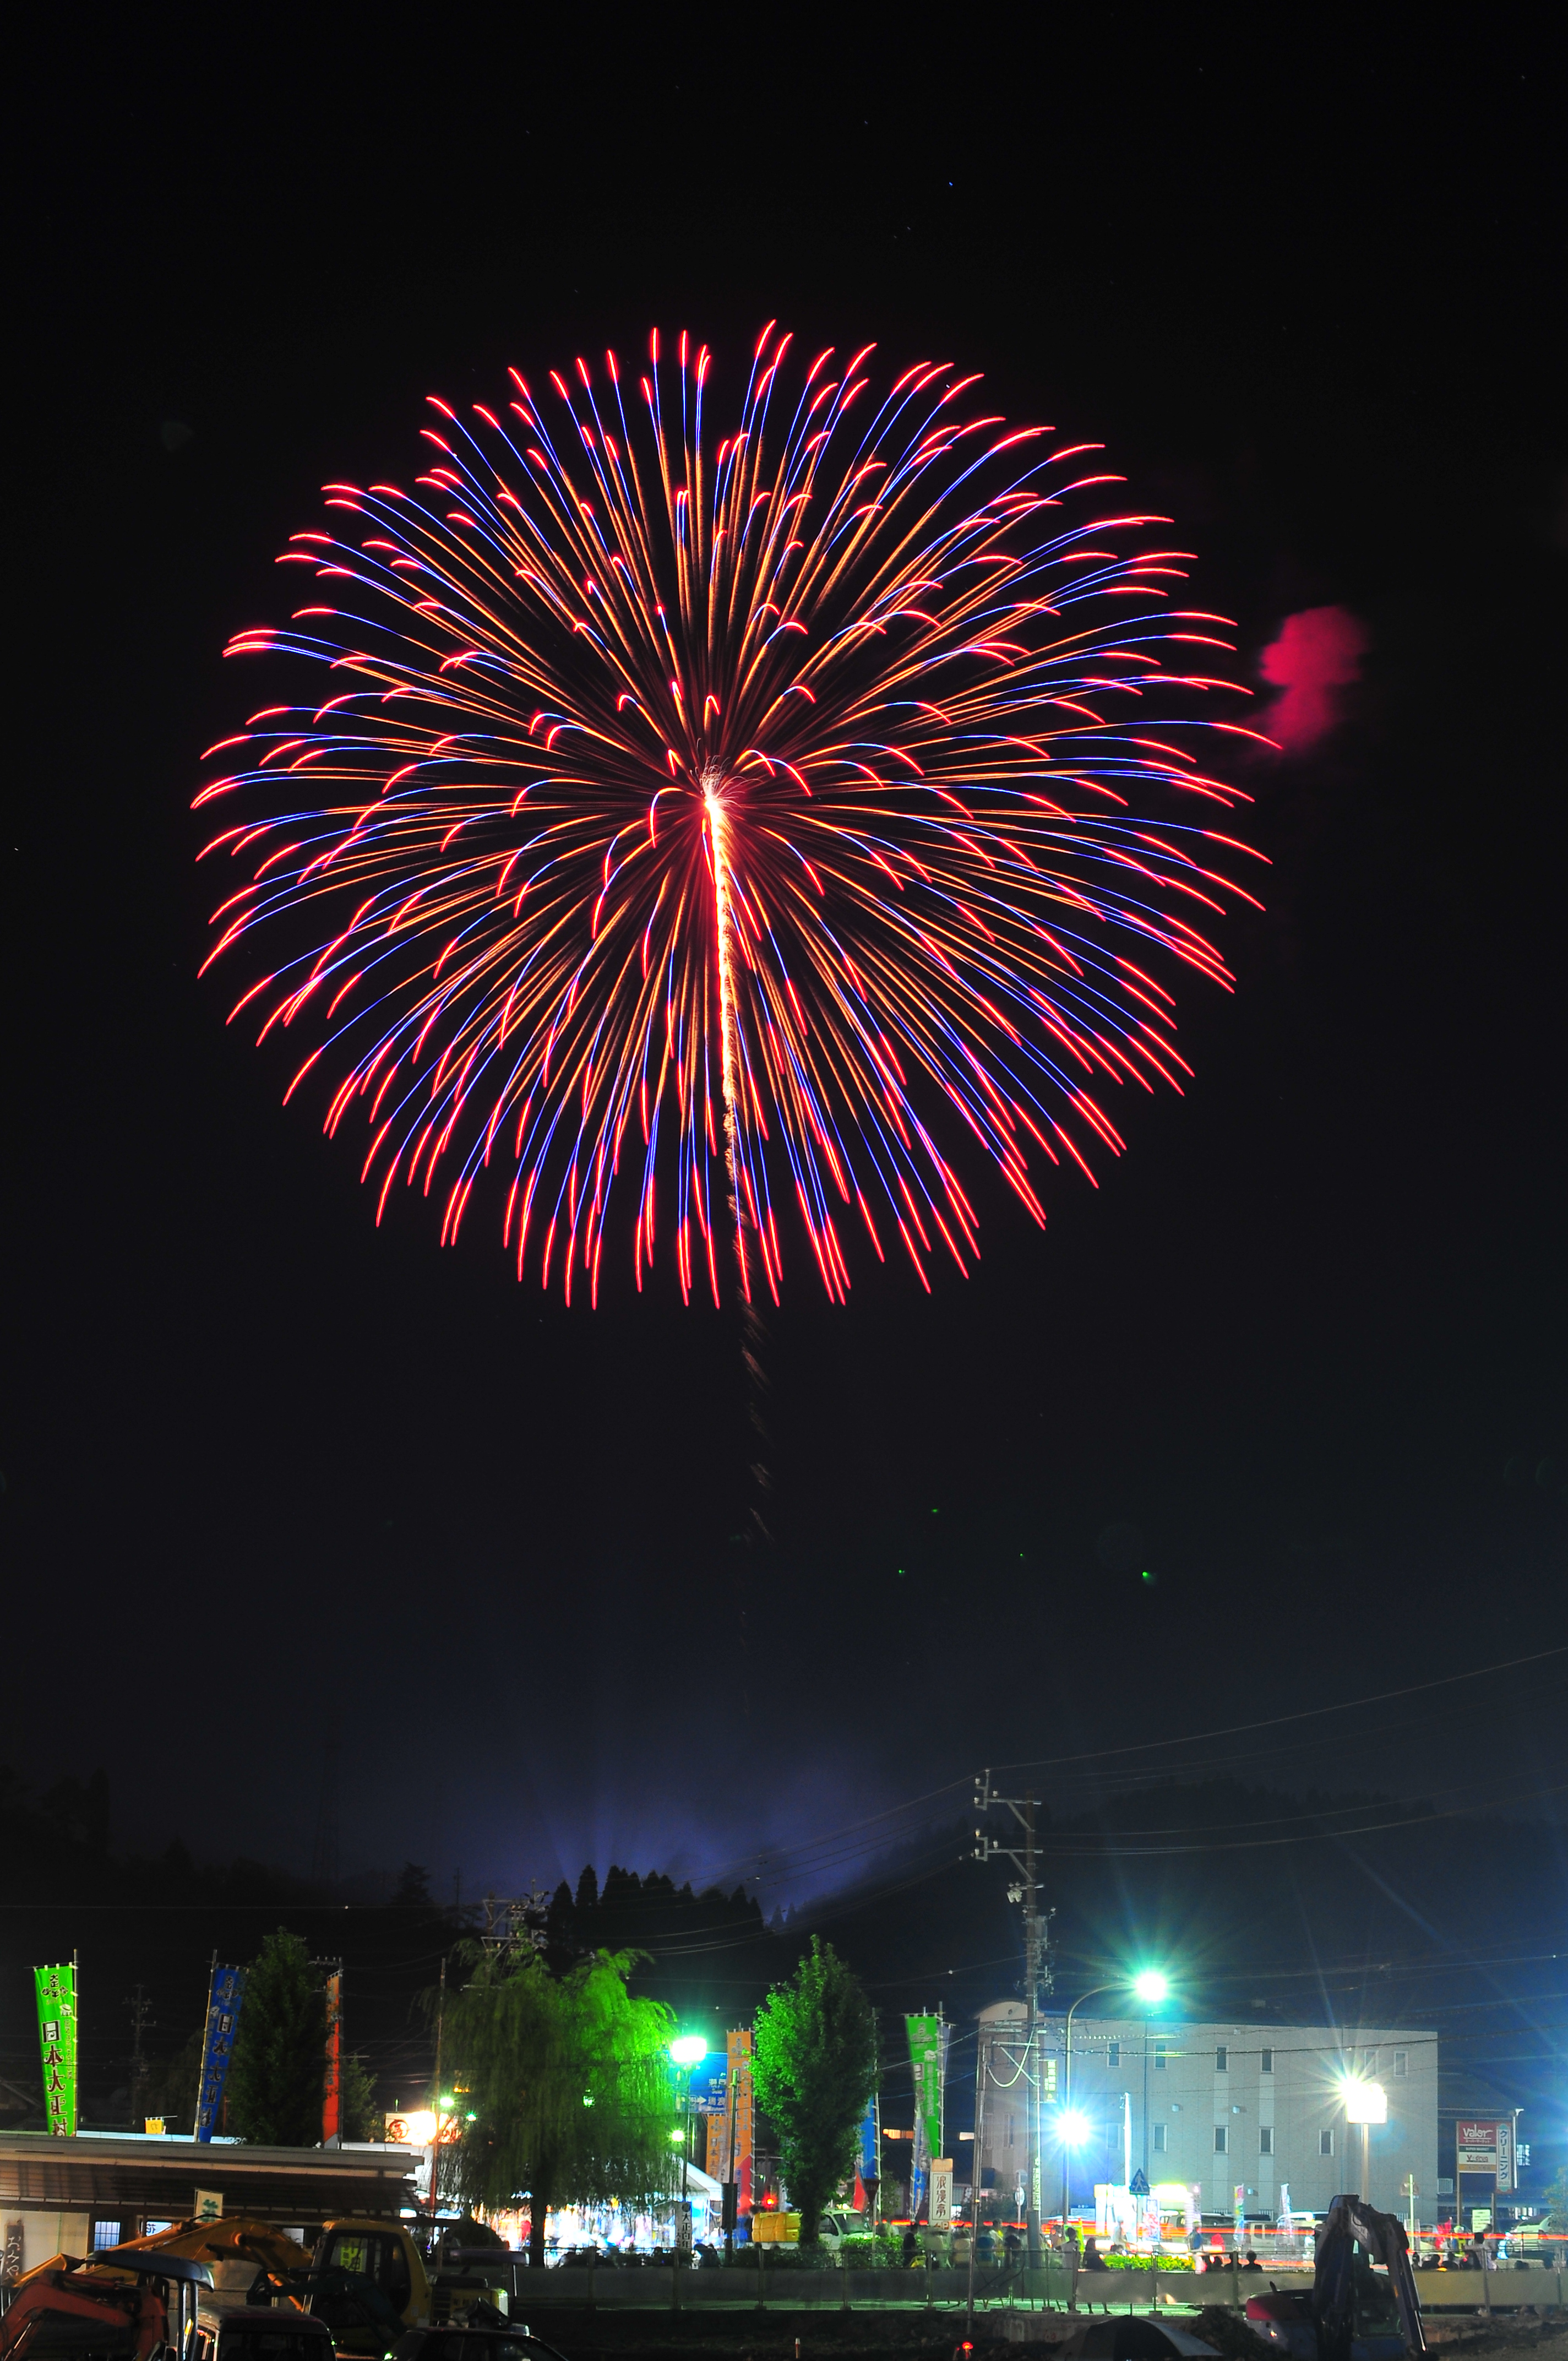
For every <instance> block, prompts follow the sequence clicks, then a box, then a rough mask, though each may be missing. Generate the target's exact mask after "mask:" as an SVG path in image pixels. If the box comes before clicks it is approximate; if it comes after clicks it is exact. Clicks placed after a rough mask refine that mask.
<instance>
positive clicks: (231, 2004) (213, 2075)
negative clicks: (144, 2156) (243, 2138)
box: [196, 1968, 245, 2142]
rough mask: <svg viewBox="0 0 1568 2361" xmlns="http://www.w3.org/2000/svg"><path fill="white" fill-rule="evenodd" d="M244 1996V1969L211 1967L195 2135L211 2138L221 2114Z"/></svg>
mask: <svg viewBox="0 0 1568 2361" xmlns="http://www.w3.org/2000/svg"><path fill="white" fill-rule="evenodd" d="M244 1999H245V1970H244V1969H243V1968H214V1970H213V1982H212V1991H211V1994H210V1996H209V1998H208V2002H207V2033H206V2038H205V2040H204V2041H203V2045H202V2080H201V2082H200V2084H199V2085H198V2087H197V2102H196V2137H197V2138H198V2139H199V2140H202V2141H203V2142H204V2141H208V2140H210V2139H211V2138H212V2136H213V2134H214V2131H215V2130H216V2129H217V2126H218V2124H219V2122H220V2120H221V2118H222V2114H223V2104H224V2085H225V2082H226V2081H228V2078H229V2061H230V2059H232V2058H233V2056H234V2037H235V2030H236V2026H238V2024H239V2012H240V2006H241V2004H242V2003H243V2001H244Z"/></svg>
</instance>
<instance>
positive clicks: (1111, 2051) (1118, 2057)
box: [1105, 2041, 1122, 2066]
mask: <svg viewBox="0 0 1568 2361" xmlns="http://www.w3.org/2000/svg"><path fill="white" fill-rule="evenodd" d="M1121 2062H1122V2045H1121V2043H1120V2042H1119V2041H1113V2042H1111V2043H1110V2044H1109V2046H1108V2047H1107V2048H1106V2051H1105V2063H1106V2065H1107V2066H1119V2065H1120V2064H1121Z"/></svg>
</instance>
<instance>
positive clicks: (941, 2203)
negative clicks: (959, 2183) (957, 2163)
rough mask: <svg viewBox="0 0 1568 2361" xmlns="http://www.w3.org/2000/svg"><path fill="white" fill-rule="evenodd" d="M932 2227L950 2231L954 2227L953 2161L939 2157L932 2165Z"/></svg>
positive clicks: (933, 2160)
mask: <svg viewBox="0 0 1568 2361" xmlns="http://www.w3.org/2000/svg"><path fill="white" fill-rule="evenodd" d="M930 2222H931V2227H932V2229H933V2230H950V2229H951V2228H952V2226H953V2159H952V2158H951V2157H950V2156H939V2157H936V2158H933V2159H932V2164H931V2213H930Z"/></svg>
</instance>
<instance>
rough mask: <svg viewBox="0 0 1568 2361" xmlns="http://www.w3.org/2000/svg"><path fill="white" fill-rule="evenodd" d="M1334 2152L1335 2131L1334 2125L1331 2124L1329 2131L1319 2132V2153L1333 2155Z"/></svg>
mask: <svg viewBox="0 0 1568 2361" xmlns="http://www.w3.org/2000/svg"><path fill="white" fill-rule="evenodd" d="M1333 2152H1334V2133H1333V2125H1332V2124H1331V2125H1329V2127H1328V2129H1327V2131H1321V2132H1320V2133H1319V2134H1318V2154H1319V2155H1320V2156H1332V2154H1333Z"/></svg>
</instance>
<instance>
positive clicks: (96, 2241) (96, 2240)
mask: <svg viewBox="0 0 1568 2361" xmlns="http://www.w3.org/2000/svg"><path fill="white" fill-rule="evenodd" d="M119 2243H120V2225H119V2224H118V2223H117V2222H94V2223H93V2253H94V2254H95V2255H101V2254H102V2253H103V2252H104V2248H105V2247H106V2246H118V2245H119Z"/></svg>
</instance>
